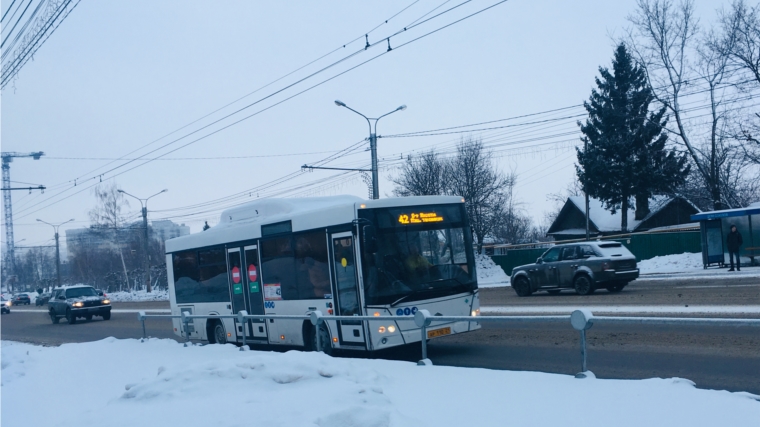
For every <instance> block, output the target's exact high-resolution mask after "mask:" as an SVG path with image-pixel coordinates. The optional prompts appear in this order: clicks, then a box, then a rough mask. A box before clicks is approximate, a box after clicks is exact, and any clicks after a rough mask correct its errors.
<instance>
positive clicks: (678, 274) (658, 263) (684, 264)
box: [638, 253, 760, 281]
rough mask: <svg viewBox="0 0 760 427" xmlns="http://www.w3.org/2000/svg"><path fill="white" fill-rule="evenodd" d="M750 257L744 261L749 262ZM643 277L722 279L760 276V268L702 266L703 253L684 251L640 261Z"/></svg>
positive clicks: (643, 278) (647, 278)
mask: <svg viewBox="0 0 760 427" xmlns="http://www.w3.org/2000/svg"><path fill="white" fill-rule="evenodd" d="M749 261H750V259H749V258H742V262H744V263H745V264H749ZM638 267H639V269H640V271H641V277H639V279H638V280H640V281H641V280H667V279H720V278H729V277H760V269H759V268H757V267H747V266H745V267H744V268H743V269H742V270H741V271H728V269H727V268H717V267H710V268H708V269H705V268H703V266H702V254H701V253H682V254H677V255H666V256H658V257H654V258H651V259H646V260H643V261H640V262H639V263H638Z"/></svg>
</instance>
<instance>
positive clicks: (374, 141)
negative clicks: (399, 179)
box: [335, 99, 406, 199]
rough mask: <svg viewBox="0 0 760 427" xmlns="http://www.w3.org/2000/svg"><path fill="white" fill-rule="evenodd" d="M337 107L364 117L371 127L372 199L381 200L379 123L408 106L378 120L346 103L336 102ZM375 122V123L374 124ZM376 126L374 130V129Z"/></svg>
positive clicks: (401, 107) (404, 106)
mask: <svg viewBox="0 0 760 427" xmlns="http://www.w3.org/2000/svg"><path fill="white" fill-rule="evenodd" d="M335 105H337V106H338V107H345V108H348V109H349V110H351V111H353V112H354V113H356V114H358V115H360V116H362V117H364V118H365V119H366V120H367V125H369V149H370V151H371V153H372V198H373V199H379V198H380V188H379V183H378V172H377V122H378V121H379V120H380V119H382V118H383V117H385V116H387V115H389V114H393V113H395V112H396V111H403V110H406V105H402V106H400V107H398V108H396V109H395V110H393V111H391V112H390V113H386V114H383V115H382V116H380V117H378V118H376V119H375V118H372V117H367V116H365V115H364V114H362V113H360V112H358V111H356V110H354V109H353V108H351V107H349V106H348V105H346V104H345V103H343V102H341V101H338V100H337V99H336V100H335ZM373 120H374V123H373ZM373 124H374V128H373Z"/></svg>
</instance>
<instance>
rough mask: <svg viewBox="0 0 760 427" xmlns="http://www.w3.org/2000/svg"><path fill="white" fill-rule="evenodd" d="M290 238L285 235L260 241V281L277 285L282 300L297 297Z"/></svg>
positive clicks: (264, 284) (264, 283) (263, 283)
mask: <svg viewBox="0 0 760 427" xmlns="http://www.w3.org/2000/svg"><path fill="white" fill-rule="evenodd" d="M292 240H293V238H292V237H291V236H285V237H278V238H274V239H267V240H262V242H261V283H262V285H263V286H264V287H266V286H267V285H269V286H271V285H277V286H279V288H280V294H281V297H282V299H284V300H294V299H298V282H297V281H296V275H295V269H294V267H295V258H294V254H293V244H292Z"/></svg>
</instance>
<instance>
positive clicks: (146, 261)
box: [118, 189, 169, 293]
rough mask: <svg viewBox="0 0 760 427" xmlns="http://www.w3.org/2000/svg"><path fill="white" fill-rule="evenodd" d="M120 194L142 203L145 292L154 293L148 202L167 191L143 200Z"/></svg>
mask: <svg viewBox="0 0 760 427" xmlns="http://www.w3.org/2000/svg"><path fill="white" fill-rule="evenodd" d="M118 191H119V193H122V194H126V195H127V196H129V197H132V198H135V199H137V200H139V201H140V206H142V217H143V232H144V235H143V246H144V247H143V252H144V255H145V258H144V261H143V267H144V268H145V284H146V286H145V290H146V291H147V292H148V293H150V292H152V287H151V286H150V257H149V255H148V200H150V199H151V198H153V197H155V196H158V195H159V194H161V193H166V192H167V191H169V190H167V189H163V190H161V191H159V192H158V193H156V194H154V195H152V196H150V197H147V198H145V199H141V198H139V197H137V196H133V195H132V194H129V193H127V192H126V191H124V190H118Z"/></svg>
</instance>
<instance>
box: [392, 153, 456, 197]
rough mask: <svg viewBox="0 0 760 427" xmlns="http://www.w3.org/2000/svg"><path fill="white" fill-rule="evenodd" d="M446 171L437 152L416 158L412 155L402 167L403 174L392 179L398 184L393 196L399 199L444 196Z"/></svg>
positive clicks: (423, 154)
mask: <svg viewBox="0 0 760 427" xmlns="http://www.w3.org/2000/svg"><path fill="white" fill-rule="evenodd" d="M444 169H445V164H444V162H443V161H441V159H440V158H439V156H438V153H436V152H435V150H430V151H428V152H426V153H422V154H421V155H419V156H416V157H413V156H411V155H410V156H408V157H407V158H406V162H404V165H403V166H402V167H401V174H400V175H398V176H396V177H391V181H392V182H393V183H394V184H396V187H395V188H394V189H393V194H394V195H395V196H398V197H408V196H434V195H439V194H444V182H443V171H444Z"/></svg>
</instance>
